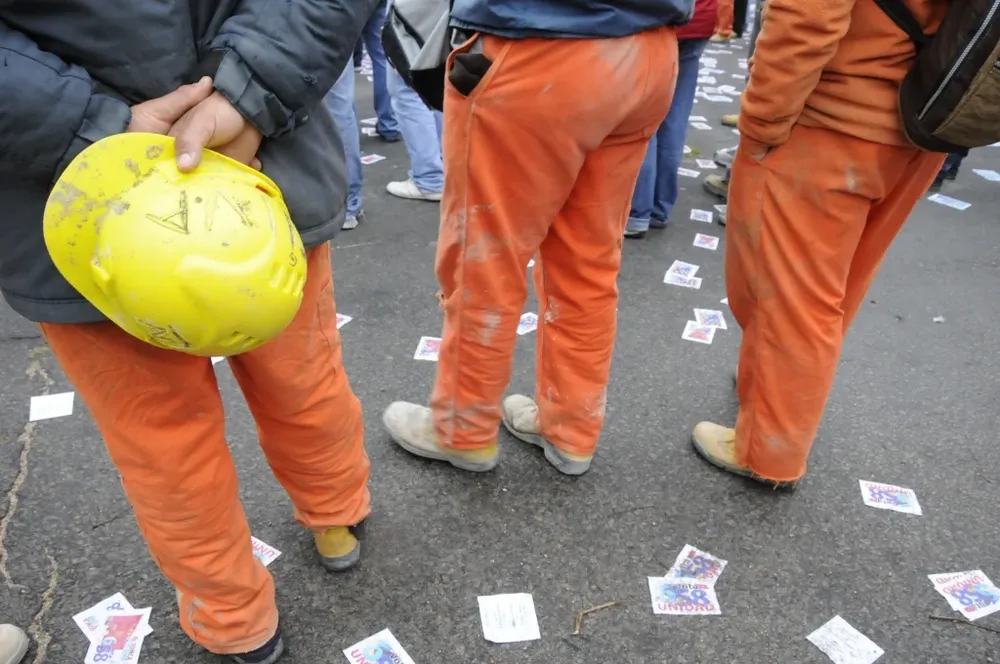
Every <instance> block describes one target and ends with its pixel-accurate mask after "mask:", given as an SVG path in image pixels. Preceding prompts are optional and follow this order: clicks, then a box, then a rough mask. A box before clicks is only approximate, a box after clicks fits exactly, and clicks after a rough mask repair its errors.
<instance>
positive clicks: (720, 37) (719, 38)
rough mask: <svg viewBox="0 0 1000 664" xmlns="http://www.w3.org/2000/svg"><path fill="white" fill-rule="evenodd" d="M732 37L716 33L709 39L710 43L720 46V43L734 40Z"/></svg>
mask: <svg viewBox="0 0 1000 664" xmlns="http://www.w3.org/2000/svg"><path fill="white" fill-rule="evenodd" d="M732 38H733V36H732V35H723V34H719V33H718V32H716V33H715V34H714V35H712V36H711V37H709V38H708V41H710V42H714V43H716V44H718V43H719V42H727V41H730V40H732Z"/></svg>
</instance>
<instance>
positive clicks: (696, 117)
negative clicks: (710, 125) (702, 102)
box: [688, 115, 708, 122]
mask: <svg viewBox="0 0 1000 664" xmlns="http://www.w3.org/2000/svg"><path fill="white" fill-rule="evenodd" d="M688 122H708V118H706V117H705V116H704V115H689V116H688Z"/></svg>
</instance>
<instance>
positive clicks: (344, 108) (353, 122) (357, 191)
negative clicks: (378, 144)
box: [323, 63, 363, 215]
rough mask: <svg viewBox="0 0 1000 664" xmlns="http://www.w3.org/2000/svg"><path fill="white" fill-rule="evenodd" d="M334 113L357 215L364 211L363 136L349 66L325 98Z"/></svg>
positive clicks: (352, 208)
mask: <svg viewBox="0 0 1000 664" xmlns="http://www.w3.org/2000/svg"><path fill="white" fill-rule="evenodd" d="M323 103H325V104H326V107H327V108H328V109H330V112H331V113H332V114H333V119H334V120H335V121H336V122H337V130H338V131H340V140H341V141H342V142H343V143H344V155H345V156H346V157H347V214H353V215H356V214H358V213H359V212H360V211H361V185H362V181H363V176H362V173H361V136H360V134H359V132H358V116H357V113H356V112H355V110H354V67H353V66H352V65H351V63H348V65H347V67H345V68H344V72H343V73H342V74H341V75H340V78H338V79H337V82H336V83H334V84H333V87H332V88H330V91H329V92H327V93H326V97H324V98H323Z"/></svg>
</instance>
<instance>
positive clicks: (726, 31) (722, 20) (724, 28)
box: [712, 0, 735, 41]
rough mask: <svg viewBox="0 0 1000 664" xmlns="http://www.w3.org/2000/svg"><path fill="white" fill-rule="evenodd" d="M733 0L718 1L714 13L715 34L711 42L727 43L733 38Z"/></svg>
mask: <svg viewBox="0 0 1000 664" xmlns="http://www.w3.org/2000/svg"><path fill="white" fill-rule="evenodd" d="M733 2H734V0H719V8H718V10H717V12H716V15H715V16H716V20H715V34H714V35H712V41H728V40H729V39H732V37H733V12H734V10H735V7H734V5H733Z"/></svg>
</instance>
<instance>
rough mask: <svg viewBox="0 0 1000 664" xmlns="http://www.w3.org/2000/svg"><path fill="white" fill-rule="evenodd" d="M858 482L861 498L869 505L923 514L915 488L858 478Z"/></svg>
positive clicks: (881, 508)
mask: <svg viewBox="0 0 1000 664" xmlns="http://www.w3.org/2000/svg"><path fill="white" fill-rule="evenodd" d="M858 482H860V484H861V499H862V500H864V501H865V505H868V506H869V507H874V508H877V509H880V510H892V511H893V512H904V513H906V514H918V515H920V514H923V512H921V511H920V503H919V502H917V494H916V492H915V491H914V490H913V489H907V488H905V487H901V486H895V485H893V484H882V483H881V482H868V481H866V480H858Z"/></svg>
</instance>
